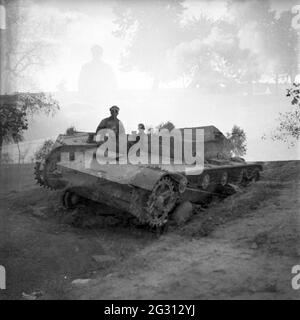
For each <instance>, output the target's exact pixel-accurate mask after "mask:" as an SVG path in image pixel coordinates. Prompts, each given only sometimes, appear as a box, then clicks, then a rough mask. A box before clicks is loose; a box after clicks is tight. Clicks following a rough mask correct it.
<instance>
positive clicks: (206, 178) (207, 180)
mask: <svg viewBox="0 0 300 320" xmlns="http://www.w3.org/2000/svg"><path fill="white" fill-rule="evenodd" d="M209 184H210V176H209V174H207V173H206V174H204V176H203V178H202V181H201V187H202V189H203V190H206V189H207V188H208V187H209Z"/></svg>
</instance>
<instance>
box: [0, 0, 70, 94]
mask: <svg viewBox="0 0 300 320" xmlns="http://www.w3.org/2000/svg"><path fill="white" fill-rule="evenodd" d="M3 4H4V5H5V8H6V30H5V32H3V33H2V35H3V36H2V38H1V42H2V43H1V51H2V57H3V61H1V67H2V69H1V75H2V78H1V92H4V93H12V92H14V91H17V90H18V91H19V90H28V89H29V88H31V87H32V86H34V85H35V83H34V76H35V73H36V72H39V71H41V70H42V68H44V67H46V66H48V65H49V64H50V63H51V62H52V61H53V59H54V58H55V57H56V55H57V52H58V51H59V46H58V43H59V42H58V41H59V36H60V35H61V34H62V33H63V31H64V30H65V27H66V25H67V21H65V19H63V18H61V17H55V16H53V14H49V15H48V14H45V13H44V14H43V16H42V15H41V14H40V13H39V12H38V11H37V10H35V6H34V5H35V4H34V3H33V1H31V0H13V1H10V0H3Z"/></svg>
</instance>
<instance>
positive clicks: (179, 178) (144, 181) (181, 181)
mask: <svg viewBox="0 0 300 320" xmlns="http://www.w3.org/2000/svg"><path fill="white" fill-rule="evenodd" d="M165 176H169V177H170V178H171V179H173V180H174V181H176V182H177V183H178V186H180V192H182V191H181V190H183V189H184V190H185V188H186V185H187V178H186V177H185V176H184V175H182V174H180V173H174V172H166V171H162V170H155V169H152V168H143V169H142V170H141V171H140V172H139V173H137V174H136V175H135V176H134V178H133V179H132V180H131V183H130V184H131V185H132V186H135V187H139V188H142V189H145V190H149V191H151V190H152V189H153V188H154V186H155V184H156V183H157V182H158V181H159V180H160V179H161V178H163V177H165Z"/></svg>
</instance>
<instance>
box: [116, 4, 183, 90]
mask: <svg viewBox="0 0 300 320" xmlns="http://www.w3.org/2000/svg"><path fill="white" fill-rule="evenodd" d="M183 2H184V0H155V1H147V2H144V1H142V2H141V3H139V2H136V1H118V2H117V5H116V6H115V7H114V13H115V15H116V20H115V21H114V23H115V24H116V25H117V30H116V31H114V35H115V36H116V37H119V38H122V39H125V40H126V41H128V46H127V48H126V50H125V52H124V53H123V55H122V58H121V64H122V67H123V69H124V70H128V71H129V70H131V69H134V68H136V69H138V70H140V71H142V72H146V73H148V74H149V75H150V76H152V77H153V89H157V88H158V87H159V84H160V82H161V81H162V80H163V79H164V78H166V77H167V76H168V75H167V71H166V70H167V69H166V66H167V52H168V50H170V49H172V48H174V47H175V46H176V45H177V44H178V43H180V42H181V41H182V39H183V37H182V36H183V28H182V26H181V19H182V14H183V12H184V9H185V8H184V6H183Z"/></svg>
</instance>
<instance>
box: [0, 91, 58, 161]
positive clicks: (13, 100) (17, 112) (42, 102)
mask: <svg viewBox="0 0 300 320" xmlns="http://www.w3.org/2000/svg"><path fill="white" fill-rule="evenodd" d="M57 110H59V104H58V102H57V101H56V100H55V99H53V97H52V96H51V95H47V94H44V93H32V94H31V93H22V94H15V95H4V96H0V161H1V150H2V146H3V143H4V142H6V143H9V142H15V143H17V144H18V143H19V142H20V141H22V139H23V133H24V131H25V130H27V129H28V117H29V116H31V115H34V114H39V113H44V114H46V115H49V114H52V115H53V114H55V113H56V111H57Z"/></svg>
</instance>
